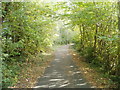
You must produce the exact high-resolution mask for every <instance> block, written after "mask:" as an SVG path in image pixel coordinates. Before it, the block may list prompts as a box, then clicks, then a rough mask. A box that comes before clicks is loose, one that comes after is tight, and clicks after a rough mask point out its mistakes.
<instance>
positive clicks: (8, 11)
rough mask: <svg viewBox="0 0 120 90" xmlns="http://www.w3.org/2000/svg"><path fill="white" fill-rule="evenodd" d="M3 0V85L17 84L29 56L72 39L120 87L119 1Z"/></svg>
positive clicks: (88, 60) (81, 51) (69, 41)
mask: <svg viewBox="0 0 120 90" xmlns="http://www.w3.org/2000/svg"><path fill="white" fill-rule="evenodd" d="M0 4H1V5H2V7H1V9H0V10H1V12H2V14H1V17H2V27H1V28H2V31H1V35H0V38H1V41H0V43H1V48H2V51H1V56H0V58H1V60H2V87H9V86H12V85H14V84H15V83H17V82H18V74H19V73H20V72H21V65H22V64H23V63H25V62H33V60H30V59H29V58H30V57H32V56H36V55H37V54H40V53H43V52H48V51H51V50H52V48H54V46H56V45H65V44H70V43H74V46H73V48H74V49H75V50H76V51H77V52H78V53H79V54H80V55H81V56H83V57H84V58H85V59H86V63H89V64H91V65H92V66H94V67H97V68H98V69H99V70H100V71H101V73H103V74H104V75H105V77H109V78H110V79H111V80H112V82H111V84H112V83H115V84H116V87H120V38H119V37H120V1H118V2H72V1H69V2H52V3H51V2H1V3H0ZM40 58H42V57H40ZM41 60H42V59H41Z"/></svg>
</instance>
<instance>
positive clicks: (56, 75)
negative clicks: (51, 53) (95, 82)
mask: <svg viewBox="0 0 120 90" xmlns="http://www.w3.org/2000/svg"><path fill="white" fill-rule="evenodd" d="M68 50H69V45H65V46H61V47H60V48H58V49H57V50H56V52H55V59H54V60H53V61H52V62H51V64H50V66H49V67H48V68H46V70H45V73H44V75H43V76H42V77H41V78H39V79H38V83H37V84H36V87H35V88H90V85H89V84H88V83H87V82H86V80H85V79H84V78H83V76H82V74H81V72H80V71H78V70H77V66H76V65H75V64H74V62H73V61H72V56H71V55H69V52H68Z"/></svg>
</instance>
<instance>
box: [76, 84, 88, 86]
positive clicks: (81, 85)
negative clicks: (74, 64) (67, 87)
mask: <svg viewBox="0 0 120 90" xmlns="http://www.w3.org/2000/svg"><path fill="white" fill-rule="evenodd" d="M86 84H87V83H82V84H76V85H78V86H83V85H86Z"/></svg>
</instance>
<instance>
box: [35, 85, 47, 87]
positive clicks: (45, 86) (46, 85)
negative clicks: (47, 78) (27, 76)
mask: <svg viewBox="0 0 120 90" xmlns="http://www.w3.org/2000/svg"><path fill="white" fill-rule="evenodd" d="M34 88H48V85H40V86H35V87H34Z"/></svg>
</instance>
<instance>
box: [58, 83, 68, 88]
mask: <svg viewBox="0 0 120 90" xmlns="http://www.w3.org/2000/svg"><path fill="white" fill-rule="evenodd" d="M69 84H70V83H67V84H63V85H61V86H59V87H60V88H61V87H65V86H68V85H69Z"/></svg>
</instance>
